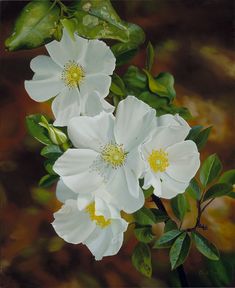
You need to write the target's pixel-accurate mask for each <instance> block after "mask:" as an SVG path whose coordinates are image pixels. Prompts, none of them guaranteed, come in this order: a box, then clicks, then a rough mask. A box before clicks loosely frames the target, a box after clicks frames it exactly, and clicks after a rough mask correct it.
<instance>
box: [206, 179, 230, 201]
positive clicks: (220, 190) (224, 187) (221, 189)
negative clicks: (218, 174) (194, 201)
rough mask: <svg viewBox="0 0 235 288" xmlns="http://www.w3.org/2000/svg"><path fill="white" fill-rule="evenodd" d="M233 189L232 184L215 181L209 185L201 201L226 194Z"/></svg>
mask: <svg viewBox="0 0 235 288" xmlns="http://www.w3.org/2000/svg"><path fill="white" fill-rule="evenodd" d="M232 190H233V186H232V185H231V184H227V183H217V184H215V185H213V186H212V187H210V188H209V189H208V190H207V191H206V193H205V195H204V197H203V201H207V200H209V199H212V198H216V197H222V196H227V195H228V194H229V193H231V192H232Z"/></svg>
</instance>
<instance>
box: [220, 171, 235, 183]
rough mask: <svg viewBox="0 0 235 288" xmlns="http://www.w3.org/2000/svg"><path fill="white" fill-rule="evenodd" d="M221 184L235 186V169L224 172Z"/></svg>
mask: <svg viewBox="0 0 235 288" xmlns="http://www.w3.org/2000/svg"><path fill="white" fill-rule="evenodd" d="M219 182H220V183H227V184H231V185H234V184H235V169H232V170H228V171H226V172H224V173H223V174H222V175H221V176H220V178H219Z"/></svg>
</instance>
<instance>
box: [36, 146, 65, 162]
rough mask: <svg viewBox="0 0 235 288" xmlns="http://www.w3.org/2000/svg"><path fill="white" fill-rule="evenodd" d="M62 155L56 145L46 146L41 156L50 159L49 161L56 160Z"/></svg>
mask: <svg viewBox="0 0 235 288" xmlns="http://www.w3.org/2000/svg"><path fill="white" fill-rule="evenodd" d="M62 154H63V151H62V150H61V149H60V147H59V146H57V145H48V146H45V147H44V148H43V149H42V151H41V155H42V156H44V157H46V158H50V159H55V160H56V159H57V158H59V157H60V156H61V155H62Z"/></svg>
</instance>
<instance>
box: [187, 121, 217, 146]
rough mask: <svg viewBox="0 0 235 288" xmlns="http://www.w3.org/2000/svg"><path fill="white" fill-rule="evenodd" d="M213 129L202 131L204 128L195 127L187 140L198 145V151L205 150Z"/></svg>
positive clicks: (208, 128)
mask: <svg viewBox="0 0 235 288" xmlns="http://www.w3.org/2000/svg"><path fill="white" fill-rule="evenodd" d="M211 129H212V127H207V128H205V129H202V126H200V125H199V126H194V127H192V128H191V130H190V132H189V134H188V136H187V138H186V140H192V141H194V142H195V143H196V145H197V148H198V150H199V151H200V150H202V148H204V146H205V144H206V142H207V140H208V137H209V135H210V132H211Z"/></svg>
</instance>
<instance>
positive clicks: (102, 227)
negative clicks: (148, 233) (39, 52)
mask: <svg viewBox="0 0 235 288" xmlns="http://www.w3.org/2000/svg"><path fill="white" fill-rule="evenodd" d="M46 49H47V51H48V53H49V55H50V57H49V56H38V57H36V58H34V59H33V60H32V61H31V69H32V70H33V72H34V73H35V74H34V76H33V79H32V80H30V81H25V88H26V90H27V92H28V94H29V95H30V97H31V98H32V99H34V100H36V101H46V100H48V99H50V98H52V97H55V98H54V100H53V102H52V111H53V113H54V116H55V122H54V126H67V131H68V137H69V139H70V141H71V142H72V144H73V148H69V149H67V150H66V151H65V152H64V154H63V155H62V156H61V157H59V158H58V159H57V161H56V162H55V164H54V166H53V169H54V171H55V172H56V173H57V174H58V175H59V176H60V180H59V182H58V184H57V190H56V195H57V198H58V200H60V201H61V202H62V203H63V206H62V208H61V209H60V210H59V211H58V212H56V213H55V214H54V217H55V220H54V222H53V223H52V225H53V227H54V229H55V231H56V232H57V234H58V235H59V236H60V237H62V238H63V239H64V240H65V241H67V242H70V243H74V244H78V243H83V244H85V245H86V246H87V247H88V248H89V249H90V251H91V252H92V253H93V255H95V258H96V259H97V260H99V259H102V257H104V256H108V255H114V254H116V253H117V252H118V251H119V249H120V247H121V245H122V242H123V233H124V232H125V231H126V229H127V226H128V223H127V222H126V221H125V220H124V219H123V218H122V217H121V211H124V212H126V213H134V212H135V211H138V210H139V209H140V208H141V207H142V206H143V205H144V201H145V197H144V192H143V190H142V189H148V188H150V187H151V186H152V187H153V188H154V190H153V193H154V194H155V195H157V196H159V197H162V198H166V199H170V198H173V197H174V196H176V195H177V194H179V193H183V192H184V191H185V189H186V188H187V186H188V185H189V182H190V180H191V179H192V178H193V177H194V175H195V174H196V172H197V170H198V168H199V166H200V160H199V153H198V150H197V146H196V144H195V143H194V142H193V141H191V140H185V138H186V136H187V135H188V133H189V130H190V127H189V125H188V124H187V122H186V121H185V120H184V119H183V118H181V117H180V116H179V115H177V114H176V115H171V114H165V115H163V116H160V117H157V116H156V110H155V109H152V108H151V107H150V106H149V105H147V104H146V103H144V102H143V101H140V100H138V99H137V98H136V97H135V96H127V97H126V98H125V99H124V100H122V101H120V102H119V104H118V105H117V107H116V110H115V114H113V112H114V109H115V108H114V107H113V106H112V105H110V104H109V103H108V102H107V101H106V100H105V97H106V96H107V95H108V94H109V88H110V85H111V77H110V75H112V73H113V71H114V69H115V57H114V55H113V53H112V52H111V50H110V48H109V47H108V46H107V45H106V44H105V43H104V42H102V41H99V40H86V39H83V38H81V37H79V36H77V35H76V34H75V35H74V39H71V38H70V36H69V35H68V33H67V32H66V30H64V31H63V37H62V39H61V41H60V42H58V41H53V42H51V43H49V44H47V45H46ZM44 126H45V125H44ZM48 129H49V128H48ZM50 129H52V127H50ZM53 131H54V130H53ZM140 179H143V180H144V181H143V185H140V183H141V182H140ZM141 186H142V187H141Z"/></svg>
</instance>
